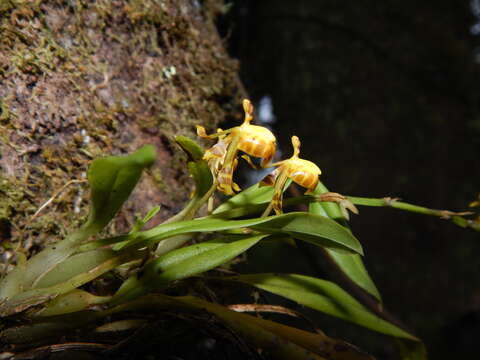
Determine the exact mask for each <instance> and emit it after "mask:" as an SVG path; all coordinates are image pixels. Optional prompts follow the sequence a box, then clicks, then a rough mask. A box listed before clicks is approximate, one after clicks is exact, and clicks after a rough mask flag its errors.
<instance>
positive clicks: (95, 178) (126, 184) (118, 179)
mask: <svg viewBox="0 0 480 360" xmlns="http://www.w3.org/2000/svg"><path fill="white" fill-rule="evenodd" d="M154 161H155V148H154V147H153V146H152V145H146V146H144V147H142V148H140V149H138V150H137V151H135V152H134V153H132V154H130V155H128V156H107V157H104V158H100V159H95V160H94V161H93V162H92V165H91V166H90V168H89V169H88V182H89V184H90V187H91V195H90V197H91V207H90V214H89V218H88V221H87V226H89V227H93V228H95V229H97V231H100V230H101V229H103V228H104V227H105V226H106V225H107V224H108V223H109V222H110V220H111V219H112V218H113V217H114V216H115V214H116V213H117V211H118V210H119V209H120V207H121V206H122V204H123V203H124V202H125V200H127V198H128V197H129V196H130V193H131V192H132V190H133V189H134V187H135V185H136V184H137V182H138V180H139V179H140V175H141V174H142V171H143V169H145V168H146V167H149V166H151V165H152V164H153V162H154Z"/></svg>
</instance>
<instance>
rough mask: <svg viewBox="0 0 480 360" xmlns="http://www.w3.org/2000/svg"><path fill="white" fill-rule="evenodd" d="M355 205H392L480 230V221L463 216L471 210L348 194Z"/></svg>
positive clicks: (469, 213)
mask: <svg viewBox="0 0 480 360" xmlns="http://www.w3.org/2000/svg"><path fill="white" fill-rule="evenodd" d="M347 199H348V200H350V201H351V202H352V203H353V204H355V205H361V206H373V207H392V208H395V209H399V210H403V211H410V212H414V213H418V214H423V215H429V216H436V217H440V218H442V219H446V220H451V221H452V222H453V223H454V224H456V225H458V226H460V227H470V228H472V229H473V230H476V231H480V223H479V222H476V221H474V220H469V219H465V218H464V217H463V216H465V215H471V214H473V213H472V212H470V211H465V212H453V211H449V210H437V209H430V208H427V207H424V206H419V205H413V204H409V203H406V202H402V201H398V200H397V199H395V198H389V197H386V198H363V197H357V196H347Z"/></svg>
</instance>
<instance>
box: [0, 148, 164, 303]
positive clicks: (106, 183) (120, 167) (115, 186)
mask: <svg viewBox="0 0 480 360" xmlns="http://www.w3.org/2000/svg"><path fill="white" fill-rule="evenodd" d="M154 159H155V149H154V147H153V146H151V145H147V146H144V147H142V148H141V149H139V150H137V151H136V152H134V153H133V154H131V155H128V156H122V157H119V156H109V157H106V158H101V159H96V160H94V161H93V162H92V165H91V166H90V169H89V171H88V180H89V183H90V187H91V195H90V197H91V204H90V214H89V218H88V220H87V222H86V223H85V224H84V225H83V226H82V227H81V228H80V229H78V230H76V231H74V232H73V233H71V234H70V235H68V236H67V237H66V238H65V239H64V240H62V241H60V242H58V243H56V244H53V245H50V246H48V247H47V248H45V249H44V250H43V251H41V252H40V253H38V254H37V255H35V256H33V257H32V258H31V259H29V260H28V262H27V264H26V269H27V271H23V267H17V268H15V269H14V270H12V271H11V272H10V273H9V274H8V275H7V276H6V277H5V278H3V279H2V281H1V282H0V302H1V301H2V300H3V301H5V300H6V299H8V298H11V297H13V296H14V295H16V294H18V293H20V292H21V291H28V290H29V289H31V288H32V287H34V286H35V285H36V283H38V282H39V281H40V279H41V278H42V277H43V276H45V274H47V273H48V272H49V271H50V270H51V269H52V268H54V267H55V266H56V265H57V264H59V263H61V262H62V261H64V260H65V259H66V258H68V257H69V256H70V255H71V254H72V253H74V252H75V250H76V248H77V247H78V246H79V244H80V243H82V242H83V241H85V240H87V239H88V238H89V237H90V236H92V235H94V234H95V233H97V232H98V231H100V230H102V229H103V227H104V226H105V225H107V224H108V222H109V221H110V220H111V219H112V218H113V216H114V215H115V214H116V212H117V211H118V210H119V208H120V206H121V205H122V204H123V202H124V201H125V200H126V199H127V197H128V196H129V195H130V193H131V191H132V190H133V188H134V187H135V185H136V183H137V181H138V179H139V177H140V175H141V173H142V170H143V169H144V168H145V167H147V166H150V165H151V164H152V163H153V161H154ZM20 273H22V274H23V275H19V274H20Z"/></svg>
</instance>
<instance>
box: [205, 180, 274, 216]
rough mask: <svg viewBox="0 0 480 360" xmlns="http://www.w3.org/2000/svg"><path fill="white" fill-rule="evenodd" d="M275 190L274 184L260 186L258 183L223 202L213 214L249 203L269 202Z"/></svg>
mask: <svg viewBox="0 0 480 360" xmlns="http://www.w3.org/2000/svg"><path fill="white" fill-rule="evenodd" d="M273 191H274V188H273V186H259V185H258V184H255V185H252V186H250V187H249V188H247V189H245V190H243V191H241V192H239V193H238V194H236V195H235V196H232V197H231V198H229V199H228V200H227V201H225V202H224V203H223V204H221V205H220V206H218V207H217V208H216V209H215V210H214V211H213V214H214V215H215V214H219V213H222V212H225V211H229V210H232V209H234V208H237V207H243V206H247V205H254V204H261V203H266V204H268V203H269V202H270V200H272V196H273Z"/></svg>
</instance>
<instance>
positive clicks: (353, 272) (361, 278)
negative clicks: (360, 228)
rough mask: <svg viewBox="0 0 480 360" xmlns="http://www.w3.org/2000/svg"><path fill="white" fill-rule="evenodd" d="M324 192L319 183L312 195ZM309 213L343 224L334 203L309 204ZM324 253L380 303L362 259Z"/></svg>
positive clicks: (339, 212) (379, 296)
mask: <svg viewBox="0 0 480 360" xmlns="http://www.w3.org/2000/svg"><path fill="white" fill-rule="evenodd" d="M325 192H328V189H327V188H326V187H325V185H323V184H322V183H321V182H320V183H319V184H318V186H317V188H316V189H315V192H314V193H315V195H320V194H323V193H325ZM309 212H310V213H312V214H318V215H322V216H326V217H329V218H332V219H337V220H339V221H341V222H344V219H343V216H342V213H341V211H340V208H339V206H338V205H337V204H336V203H332V202H325V203H310V205H309ZM325 251H326V255H327V256H328V257H329V258H330V260H331V261H332V262H333V264H335V265H336V266H337V267H338V269H339V270H340V271H341V272H343V274H344V275H345V276H346V277H347V278H349V279H350V280H351V281H353V283H355V284H356V285H357V286H359V287H360V288H362V289H363V290H365V291H366V292H368V293H369V294H370V295H372V296H373V297H375V298H376V299H377V300H378V301H380V302H382V298H381V295H380V292H379V291H378V289H377V287H376V286H375V283H374V282H373V280H372V278H371V277H370V275H369V274H368V271H367V269H366V267H365V264H364V263H363V260H362V258H361V257H360V256H359V255H358V254H345V253H339V252H338V251H331V250H330V249H325Z"/></svg>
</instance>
